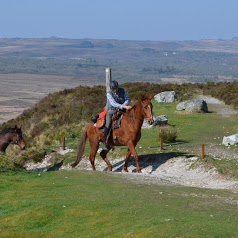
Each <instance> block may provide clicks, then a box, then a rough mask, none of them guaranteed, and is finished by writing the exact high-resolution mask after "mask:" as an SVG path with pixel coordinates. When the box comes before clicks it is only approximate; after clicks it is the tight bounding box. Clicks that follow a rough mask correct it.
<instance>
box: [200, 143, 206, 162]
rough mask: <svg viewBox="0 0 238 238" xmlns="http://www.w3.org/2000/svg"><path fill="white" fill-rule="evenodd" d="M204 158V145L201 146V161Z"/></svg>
mask: <svg viewBox="0 0 238 238" xmlns="http://www.w3.org/2000/svg"><path fill="white" fill-rule="evenodd" d="M204 156H205V148H204V144H202V145H201V160H204Z"/></svg>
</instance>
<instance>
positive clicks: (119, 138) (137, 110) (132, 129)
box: [72, 96, 153, 172]
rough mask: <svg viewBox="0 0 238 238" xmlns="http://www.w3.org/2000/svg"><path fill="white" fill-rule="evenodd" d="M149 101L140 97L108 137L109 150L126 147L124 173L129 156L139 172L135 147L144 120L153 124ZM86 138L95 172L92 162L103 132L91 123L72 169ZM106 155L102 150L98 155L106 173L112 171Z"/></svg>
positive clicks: (81, 152) (81, 151)
mask: <svg viewBox="0 0 238 238" xmlns="http://www.w3.org/2000/svg"><path fill="white" fill-rule="evenodd" d="M151 99H152V97H145V96H142V98H141V100H139V101H138V102H137V103H136V104H134V105H133V106H132V108H131V109H130V110H129V111H127V112H126V113H124V115H123V117H122V120H121V126H120V128H118V129H114V130H113V131H112V133H111V134H110V136H109V139H108V144H109V150H110V149H111V148H112V147H114V146H121V145H124V146H127V147H128V151H127V155H126V159H125V164H124V167H123V169H124V170H125V171H126V172H128V170H127V167H128V162H129V159H130V156H131V154H132V155H133V156H134V159H135V162H136V171H137V172H141V168H140V165H139V157H138V154H137V152H136V149H135V147H136V145H137V142H138V141H139V140H140V138H141V126H142V124H143V121H144V119H146V120H147V121H148V123H149V124H152V123H153V112H152V108H153V105H152V103H151ZM87 138H88V140H89V144H90V147H91V151H90V156H89V160H90V162H91V165H92V169H93V170H96V168H95V165H94V160H95V156H96V153H97V150H98V148H99V142H100V141H101V142H102V141H103V132H102V131H101V130H99V129H98V128H96V127H95V126H94V124H92V123H90V124H88V125H87V127H86V129H85V131H84V133H83V135H82V139H81V142H80V144H79V148H78V155H77V160H76V161H75V162H74V163H73V164H72V167H75V166H76V165H78V163H79V162H80V161H81V159H82V156H83V153H84V148H85V144H86V140H87ZM107 153H108V151H105V150H103V151H102V152H101V153H100V155H101V157H102V158H103V160H104V161H105V162H106V164H107V167H108V171H112V165H111V163H110V162H109V160H108V159H107Z"/></svg>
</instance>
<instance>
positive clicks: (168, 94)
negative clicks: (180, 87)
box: [154, 91, 176, 103]
mask: <svg viewBox="0 0 238 238" xmlns="http://www.w3.org/2000/svg"><path fill="white" fill-rule="evenodd" d="M154 99H155V100H156V101H157V102H159V103H171V102H175V101H176V93H175V92H174V91H165V92H162V93H158V94H156V95H155V96H154Z"/></svg>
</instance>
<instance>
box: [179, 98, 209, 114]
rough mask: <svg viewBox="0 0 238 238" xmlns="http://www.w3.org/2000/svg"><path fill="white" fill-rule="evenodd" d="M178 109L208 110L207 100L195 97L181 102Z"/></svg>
mask: <svg viewBox="0 0 238 238" xmlns="http://www.w3.org/2000/svg"><path fill="white" fill-rule="evenodd" d="M176 110H178V111H182V110H185V111H186V112H208V107H207V102H206V101H205V100H203V99H193V100H188V101H184V102H181V103H179V104H178V105H177V106H176Z"/></svg>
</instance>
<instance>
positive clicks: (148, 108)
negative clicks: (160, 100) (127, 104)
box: [141, 96, 154, 125]
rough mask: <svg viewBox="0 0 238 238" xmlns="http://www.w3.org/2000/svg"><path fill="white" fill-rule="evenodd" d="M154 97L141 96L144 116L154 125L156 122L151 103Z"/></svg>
mask: <svg viewBox="0 0 238 238" xmlns="http://www.w3.org/2000/svg"><path fill="white" fill-rule="evenodd" d="M152 98H153V96H149V97H145V96H142V97H141V104H142V107H143V111H144V118H145V119H146V120H147V121H148V123H149V124H150V125H152V124H153V122H154V119H153V105H152V103H151V99H152Z"/></svg>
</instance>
